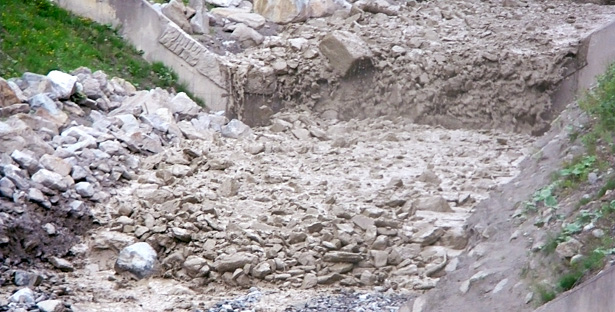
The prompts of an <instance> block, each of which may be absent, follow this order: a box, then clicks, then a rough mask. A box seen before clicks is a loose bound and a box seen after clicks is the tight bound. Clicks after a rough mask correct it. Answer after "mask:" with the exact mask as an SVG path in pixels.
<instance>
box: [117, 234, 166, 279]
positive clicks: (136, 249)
mask: <svg viewBox="0 0 615 312" xmlns="http://www.w3.org/2000/svg"><path fill="white" fill-rule="evenodd" d="M156 259H157V254H156V251H155V250H154V249H153V248H152V246H150V245H149V244H148V243H145V242H139V243H135V244H132V245H130V246H128V247H126V248H124V249H122V251H121V252H120V254H119V256H118V258H117V260H116V261H115V267H114V268H115V272H117V273H122V272H130V273H132V274H133V275H134V276H136V277H137V278H139V279H141V278H145V277H148V276H151V275H152V274H154V271H155V266H156Z"/></svg>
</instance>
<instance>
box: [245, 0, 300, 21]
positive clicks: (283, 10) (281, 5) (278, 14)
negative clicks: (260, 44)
mask: <svg viewBox="0 0 615 312" xmlns="http://www.w3.org/2000/svg"><path fill="white" fill-rule="evenodd" d="M308 2H309V1H307V0H255V1H254V12H256V13H258V14H260V15H262V16H264V17H265V18H266V19H268V20H270V21H272V22H274V23H276V24H287V23H292V22H298V21H303V20H306V19H307V18H308V15H309V12H308Z"/></svg>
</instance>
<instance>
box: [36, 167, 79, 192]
mask: <svg viewBox="0 0 615 312" xmlns="http://www.w3.org/2000/svg"><path fill="white" fill-rule="evenodd" d="M67 179H70V180H67ZM67 179H65V178H64V177H63V176H62V175H60V174H59V173H55V172H53V171H49V170H47V169H41V170H39V171H37V172H36V173H35V174H34V175H32V181H33V182H34V183H39V184H42V185H43V186H46V187H48V188H50V189H54V190H58V191H60V192H64V191H66V190H68V188H69V186H71V185H72V183H70V181H72V179H71V178H70V177H67Z"/></svg>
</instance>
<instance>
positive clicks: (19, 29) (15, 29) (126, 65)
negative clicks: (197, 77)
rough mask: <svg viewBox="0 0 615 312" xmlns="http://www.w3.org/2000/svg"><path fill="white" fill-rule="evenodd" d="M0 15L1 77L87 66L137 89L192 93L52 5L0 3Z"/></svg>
mask: <svg viewBox="0 0 615 312" xmlns="http://www.w3.org/2000/svg"><path fill="white" fill-rule="evenodd" d="M0 12H1V13H0V77H4V78H9V77H17V76H21V75H22V74H23V73H24V72H26V71H29V72H35V73H42V74H44V73H47V72H49V71H51V70H54V69H57V70H61V71H65V72H69V71H71V70H73V69H75V68H78V67H80V66H86V67H89V68H90V69H92V70H103V71H105V72H106V73H107V74H109V75H111V76H117V77H122V78H124V79H126V80H128V81H131V82H132V83H133V84H134V85H135V86H136V87H137V88H143V89H146V88H147V89H149V88H154V87H161V88H166V89H171V88H172V89H175V90H176V91H177V92H180V91H183V92H186V93H188V92H187V90H186V87H185V85H182V84H180V83H179V82H178V77H177V74H175V73H174V72H173V71H172V70H171V69H169V68H168V67H166V66H164V65H163V64H162V63H154V64H150V63H148V62H147V61H145V60H144V59H143V58H142V54H143V53H142V51H137V50H136V49H135V48H134V47H133V46H131V45H130V44H128V43H127V42H126V41H124V40H123V39H122V38H121V37H120V36H119V35H118V32H117V30H116V29H113V28H112V27H110V26H105V25H100V24H97V23H95V22H93V21H92V20H89V19H87V18H83V17H78V16H75V15H73V14H71V13H69V12H68V11H66V10H64V9H62V8H59V7H58V6H56V5H55V4H54V3H52V2H50V1H49V0H2V1H0ZM189 95H190V94H189ZM191 97H192V96H191ZM192 98H194V97H192ZM201 104H202V103H201Z"/></svg>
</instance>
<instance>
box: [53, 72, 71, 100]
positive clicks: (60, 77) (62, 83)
mask: <svg viewBox="0 0 615 312" xmlns="http://www.w3.org/2000/svg"><path fill="white" fill-rule="evenodd" d="M47 78H48V79H49V80H50V81H51V84H52V85H53V88H54V90H55V93H56V95H57V97H58V99H68V98H70V96H71V95H73V93H74V92H75V84H76V83H77V77H75V76H73V75H70V74H67V73H63V72H61V71H59V70H52V71H50V72H49V74H47Z"/></svg>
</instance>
